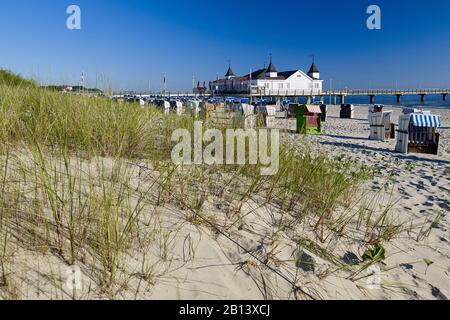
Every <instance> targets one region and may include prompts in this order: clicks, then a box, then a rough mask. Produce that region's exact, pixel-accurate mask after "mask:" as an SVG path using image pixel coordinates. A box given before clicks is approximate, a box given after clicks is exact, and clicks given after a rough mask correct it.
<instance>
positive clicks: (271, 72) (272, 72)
mask: <svg viewBox="0 0 450 320" xmlns="http://www.w3.org/2000/svg"><path fill="white" fill-rule="evenodd" d="M266 77H268V78H276V77H278V71H277V68H275V66H274V64H273V63H272V55H270V64H269V66H268V67H267V70H266Z"/></svg>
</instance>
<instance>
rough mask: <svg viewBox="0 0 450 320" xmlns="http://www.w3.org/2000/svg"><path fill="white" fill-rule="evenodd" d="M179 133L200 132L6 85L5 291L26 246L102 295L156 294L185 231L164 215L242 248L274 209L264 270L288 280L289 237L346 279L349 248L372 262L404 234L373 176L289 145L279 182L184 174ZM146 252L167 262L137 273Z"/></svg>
mask: <svg viewBox="0 0 450 320" xmlns="http://www.w3.org/2000/svg"><path fill="white" fill-rule="evenodd" d="M7 75H8V74H7ZM5 79H6V80H5ZM180 128H185V129H188V130H191V131H192V130H193V128H194V119H193V118H191V117H190V116H176V115H174V114H169V115H165V114H163V112H161V111H160V110H158V109H157V108H155V107H145V108H142V107H140V106H139V105H138V104H132V103H131V104H128V103H120V102H112V101H111V99H108V98H106V97H88V96H82V95H71V94H64V93H59V92H55V91H52V90H45V89H43V88H39V87H37V86H35V85H33V84H32V83H27V82H24V81H19V80H18V79H16V78H15V77H13V76H8V77H6V78H5V77H3V78H2V77H0V145H1V149H0V190H1V194H0V272H1V274H0V292H2V291H3V292H4V295H6V292H9V293H11V289H8V288H11V285H8V283H9V284H11V283H12V282H11V281H12V279H13V276H12V274H13V273H14V272H13V271H14V269H15V268H16V266H15V263H18V262H15V261H16V260H15V259H14V255H15V252H16V251H17V247H21V248H22V249H24V250H28V251H31V252H35V253H39V254H49V255H54V256H56V257H57V259H60V260H61V261H62V262H63V263H65V264H67V265H82V266H85V269H89V270H90V271H91V273H92V275H93V277H94V278H96V280H95V281H96V283H97V284H98V288H100V289H98V291H97V292H96V294H97V295H99V296H106V297H115V296H116V294H117V292H118V288H123V287H124V286H126V284H127V283H128V282H129V281H131V278H133V277H135V276H136V275H139V279H140V281H139V284H141V282H142V281H144V282H146V283H148V284H151V285H155V283H156V282H155V281H156V280H155V278H156V277H161V276H162V275H165V274H166V273H169V272H170V270H171V268H173V267H174V264H175V262H174V258H173V257H174V253H173V250H175V242H176V241H175V239H176V236H177V233H178V232H179V229H178V228H176V227H173V225H171V226H170V227H169V226H168V225H167V221H164V219H161V216H160V212H161V211H163V210H172V211H173V212H179V217H180V220H182V223H181V225H183V224H185V223H188V224H190V225H192V226H195V227H196V228H200V229H201V230H203V231H202V232H205V233H208V232H211V233H213V234H216V233H217V234H222V235H224V236H227V237H229V238H230V240H231V241H236V242H237V241H238V240H237V239H236V238H232V237H231V236H230V230H234V231H235V233H239V231H241V230H243V229H245V228H247V227H248V224H249V223H251V222H249V221H251V220H249V217H250V216H253V215H254V214H255V213H256V212H259V211H258V210H265V211H264V212H267V215H268V216H269V220H271V221H272V227H271V229H270V230H267V232H268V236H267V237H268V238H269V240H268V241H269V242H270V247H271V248H273V250H272V251H271V252H272V253H271V254H268V255H267V256H266V259H260V260H258V263H259V264H260V265H261V266H262V267H266V268H269V270H271V271H274V270H275V271H276V272H280V273H281V272H282V271H281V269H280V270H279V269H277V268H274V267H273V265H274V264H273V263H274V261H276V259H277V258H276V252H277V251H276V250H275V248H276V247H277V245H278V244H277V242H278V241H279V240H278V239H279V238H280V237H281V235H283V237H282V238H284V239H287V241H289V242H291V243H292V245H293V246H294V247H298V246H301V247H302V248H304V249H305V250H308V251H309V252H310V253H312V254H316V255H317V256H319V257H320V258H322V259H324V260H326V261H328V262H329V263H331V264H333V265H334V266H336V267H338V268H343V267H344V263H343V262H342V260H341V259H340V256H339V252H338V251H337V250H334V249H333V248H339V249H342V246H339V245H336V243H339V242H340V240H344V239H347V238H352V239H353V240H354V241H356V242H358V243H360V244H362V245H361V247H362V248H363V249H362V252H363V251H364V250H365V249H367V247H368V246H370V245H371V244H372V243H383V242H385V241H389V240H391V239H393V238H395V236H396V235H397V234H398V233H399V232H400V229H399V228H397V225H396V224H395V223H394V222H393V221H391V220H390V219H389V209H385V208H383V209H382V210H379V208H378V207H377V203H376V201H374V200H373V197H374V196H373V195H369V194H368V193H365V192H364V190H363V187H362V186H363V184H364V182H365V181H366V180H367V179H369V178H370V177H371V174H372V172H371V169H370V168H368V167H366V166H363V165H359V164H357V163H355V162H354V161H351V160H349V159H345V158H332V157H330V156H329V155H328V154H326V153H324V152H321V151H317V150H314V149H313V148H312V147H311V146H310V145H309V144H307V143H305V144H304V145H302V146H299V145H298V144H296V145H294V144H292V143H289V142H287V141H284V142H283V143H282V146H281V154H280V158H279V161H280V164H279V171H278V173H277V174H275V175H274V176H261V175H260V174H259V170H260V166H259V165H242V166H220V165H213V166H207V165H197V166H176V165H174V164H173V163H172V161H171V157H170V155H171V150H172V148H173V145H174V144H173V142H172V141H171V134H172V132H173V131H174V130H175V129H180ZM250 203H251V204H252V208H251V209H249V208H248V207H249V204H250ZM369 203H371V205H368V204H369ZM386 230H388V231H389V232H390V233H389V236H387V231H386ZM142 248H145V250H144V251H145V252H146V255H148V254H149V253H148V252H149V251H150V252H151V253H152V254H153V255H156V256H158V257H159V258H160V259H159V260H158V261H156V262H153V263H150V262H147V261H146V259H147V258H146V257H147V256H146V255H144V258H143V261H140V262H141V263H142V268H141V269H142V270H141V271H139V272H132V271H130V270H129V269H128V267H129V260H130V259H131V256H132V255H133V254H135V253H136V252H140V250H142ZM147 249H148V250H147ZM248 253H249V254H250V255H252V253H251V252H248ZM193 256H194V254H191V255H189V257H190V258H186V259H184V260H185V261H183V264H186V263H187V260H188V259H193ZM286 263H287V262H286ZM183 264H182V265H183ZM182 265H181V266H180V265H178V266H177V268H181V267H182ZM293 266H294V267H295V263H294V262H292V263H290V264H289V267H290V268H292V267H293ZM286 278H288V277H287V276H286ZM295 283H296V280H295V277H293V279H292V285H293V286H295ZM139 287H141V285H139ZM294 289H296V288H293V290H294ZM70 297H72V298H77V296H76V295H70ZM23 298H26V295H25V296H24V297H23Z"/></svg>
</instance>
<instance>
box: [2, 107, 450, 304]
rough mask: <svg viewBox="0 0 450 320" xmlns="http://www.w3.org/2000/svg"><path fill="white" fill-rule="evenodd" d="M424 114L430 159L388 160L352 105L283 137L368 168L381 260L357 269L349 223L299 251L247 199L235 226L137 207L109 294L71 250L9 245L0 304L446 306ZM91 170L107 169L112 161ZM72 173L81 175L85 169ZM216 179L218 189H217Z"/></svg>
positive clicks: (444, 132)
mask: <svg viewBox="0 0 450 320" xmlns="http://www.w3.org/2000/svg"><path fill="white" fill-rule="evenodd" d="M387 109H392V110H393V111H394V118H393V119H394V122H396V121H397V118H398V115H399V114H400V112H401V110H400V109H399V108H387ZM432 111H433V113H436V114H440V115H441V116H442V123H443V128H441V129H440V133H441V142H440V153H439V155H438V156H429V155H419V154H409V155H401V154H398V153H396V152H395V151H394V147H395V141H389V142H376V141H369V140H368V136H369V126H368V120H367V114H368V109H367V107H357V108H356V119H351V120H347V119H339V118H338V113H339V108H338V107H332V108H331V110H330V111H329V118H328V121H327V123H326V125H325V132H324V133H323V134H322V135H317V136H301V135H294V134H289V135H285V136H284V137H285V138H287V139H289V140H290V141H291V142H293V143H294V144H297V145H299V146H300V147H301V146H304V145H309V146H310V147H311V148H312V149H313V150H316V151H317V152H320V151H323V152H325V153H326V154H328V155H329V156H330V157H334V158H336V157H337V158H342V157H346V158H350V159H353V160H355V162H356V163H358V164H365V165H367V166H368V167H369V168H372V169H374V172H375V174H374V177H373V179H369V180H368V181H367V182H366V183H365V184H364V185H363V186H362V187H361V188H362V189H363V191H364V192H366V194H368V195H373V196H372V197H369V199H371V203H366V204H363V205H366V206H367V207H368V208H369V207H370V208H374V209H373V210H374V211H377V210H378V211H381V212H382V211H383V210H385V209H386V208H388V209H389V211H390V215H389V217H390V218H389V219H392V221H390V224H387V223H386V226H389V227H390V228H394V227H393V226H394V225H395V226H396V227H395V230H392V233H393V234H395V236H393V239H391V241H389V242H388V243H386V244H385V250H386V257H385V259H384V260H383V261H382V262H379V263H376V264H374V265H371V266H370V267H369V268H367V267H364V264H363V263H362V261H361V256H362V255H363V253H364V251H365V250H366V248H367V246H366V245H367V244H365V243H363V242H361V240H358V239H362V238H364V236H363V235H361V233H362V232H363V231H362V229H360V228H358V226H353V227H351V228H352V229H351V230H353V231H351V232H347V233H345V234H342V235H340V236H338V237H336V235H334V236H332V238H331V239H326V242H323V243H322V244H320V242H317V243H313V242H310V243H308V241H309V240H308V239H315V238H316V235H315V234H314V232H313V231H312V230H311V229H310V228H308V226H307V225H305V224H297V222H296V221H297V220H295V219H294V217H291V216H289V212H287V213H286V212H281V211H279V210H278V209H277V208H276V207H274V206H272V205H271V204H265V205H264V206H261V204H260V202H259V201H258V199H256V198H249V199H248V200H246V201H245V202H244V204H243V205H242V207H241V208H240V212H241V215H242V216H241V217H239V219H236V218H235V217H234V216H233V214H232V213H230V212H229V211H226V210H225V209H224V207H223V204H222V203H221V202H220V200H217V199H214V198H213V199H210V200H208V201H207V202H206V203H205V205H204V208H203V217H202V218H204V219H205V220H208V221H214V225H208V224H207V223H206V224H205V223H202V221H198V220H195V219H193V218H189V217H191V216H192V212H189V211H188V210H187V209H185V208H183V207H185V206H183V205H181V206H174V205H166V206H153V207H152V209H151V210H149V209H146V210H145V211H144V212H143V213H142V215H141V216H140V218H139V221H138V224H139V225H140V228H141V230H142V233H141V234H140V235H139V236H138V244H134V245H133V246H131V247H130V248H128V249H127V251H126V252H127V253H126V255H125V256H123V257H121V258H122V260H121V264H120V268H118V269H117V270H116V271H115V277H116V280H115V286H114V287H113V288H110V289H108V290H107V291H104V287H103V286H102V283H101V281H99V280H98V279H102V277H101V275H102V274H103V273H104V272H103V271H102V267H101V265H99V264H98V257H96V256H94V255H90V253H88V252H84V253H83V251H82V252H81V253H80V254H79V255H81V258H80V262H78V263H77V264H76V265H75V268H76V269H72V268H73V267H70V266H69V265H70V263H68V262H67V261H66V260H64V259H61V257H60V256H59V255H58V253H56V252H53V251H51V250H50V251H48V250H46V251H43V252H42V253H40V252H39V249H36V248H29V249H28V248H27V247H26V246H24V245H22V244H21V243H20V241H15V240H14V239H12V241H11V243H10V248H9V249H10V250H9V252H11V256H10V257H9V258H8V264H7V265H6V268H7V270H8V279H9V280H8V288H7V289H8V290H7V291H6V292H8V295H9V296H5V295H6V293H5V294H4V298H8V297H9V298H19V299H71V298H77V299H104V298H114V299H172V300H178V299H223V300H227V299H244V300H255V299H447V298H448V297H450V237H449V228H450V220H449V219H450V216H449V215H448V212H449V208H450V203H449V201H450V199H449V191H450V144H449V142H450V140H449V139H450V136H449V135H450V129H449V125H450V110H444V109H439V110H432ZM25 158H26V157H25ZM26 161H27V160H26ZM102 163H104V165H105V167H106V168H114V165H113V162H112V160H111V159H105V160H102ZM144 165H145V166H144ZM149 166H150V164H143V165H142V166H141V167H138V166H136V165H132V164H131V168H132V169H131V171H130V180H129V181H131V186H130V187H132V189H133V190H134V189H135V190H138V189H140V190H142V189H147V185H146V184H148V185H149V187H148V190H151V188H152V187H151V186H150V185H151V181H152V180H151V177H152V173H150V172H146V170H148V167H149ZM143 168H144V169H143ZM83 170H84V171H88V165H87V164H86V165H83ZM146 174H147V175H148V176H146ZM144 178H145V179H144ZM218 179H219V181H218V183H217V184H218V185H219V186H221V188H224V187H226V186H224V183H222V182H221V181H220V177H219V178H218ZM144 181H146V182H144ZM219 193H220V192H219ZM158 197H159V195H158ZM180 201H181V202H182V200H180ZM197 219H198V217H197ZM280 221H283V223H285V226H284V227H283V228H280V226H279V223H280ZM203 222H204V221H203ZM215 226H223V227H221V228H217V227H215ZM21 227H22V226H21ZM19 230H20V229H19ZM400 230H401V232H400ZM384 231H385V232H386V233H389V232H390V231H391V230H384ZM354 235H358V236H359V237H353V236H354ZM334 237H336V238H334ZM299 243H303V244H304V245H303V247H301V246H299ZM72 272H74V274H76V276H77V279H81V285H80V287H79V288H77V290H76V296H75V297H74V293H73V292H72V291H71V290H69V289H68V285H67V283H68V282H67V281H68V279H69V278H68V275H70V274H71V273H72ZM69 288H70V286H69ZM72 289H73V288H72Z"/></svg>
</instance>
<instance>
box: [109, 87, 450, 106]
mask: <svg viewBox="0 0 450 320" xmlns="http://www.w3.org/2000/svg"><path fill="white" fill-rule="evenodd" d="M449 94H450V89H409V90H372V89H369V90H348V89H344V90H324V91H317V90H265V89H259V88H254V89H252V90H251V91H247V92H220V93H218V92H212V91H207V92H205V93H203V94H198V93H189V92H167V93H152V94H136V95H137V96H140V97H143V98H145V97H150V96H154V97H155V96H156V97H161V98H177V97H192V98H194V97H214V96H216V97H251V98H287V97H292V98H306V99H307V100H308V102H309V103H310V102H312V101H314V99H315V98H320V101H322V102H323V101H324V99H325V97H331V98H334V104H337V102H338V99H339V102H340V103H341V104H342V103H345V98H346V97H347V96H367V97H369V98H370V103H371V104H374V103H375V97H377V96H387V95H390V96H395V97H396V98H397V103H401V99H402V97H403V96H404V95H418V96H419V97H420V101H421V102H425V100H426V96H427V95H442V100H443V101H446V100H447V98H448V96H449ZM114 97H115V98H123V97H124V95H123V94H117V95H114Z"/></svg>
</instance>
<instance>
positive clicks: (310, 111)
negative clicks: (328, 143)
mask: <svg viewBox="0 0 450 320" xmlns="http://www.w3.org/2000/svg"><path fill="white" fill-rule="evenodd" d="M321 114H322V110H321V109H320V106H318V105H303V106H299V108H297V133H300V134H320V133H321V132H322V125H321V119H320V115H321Z"/></svg>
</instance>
